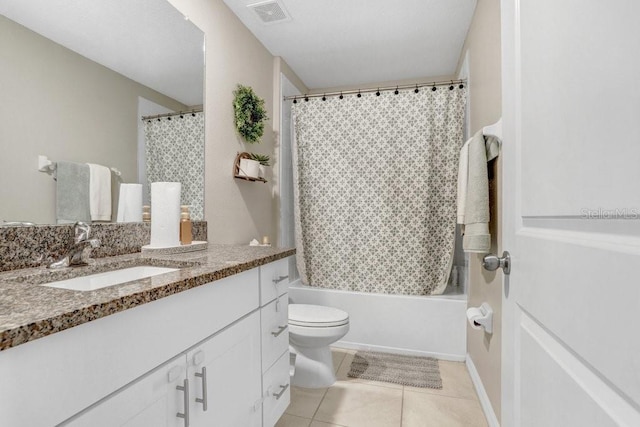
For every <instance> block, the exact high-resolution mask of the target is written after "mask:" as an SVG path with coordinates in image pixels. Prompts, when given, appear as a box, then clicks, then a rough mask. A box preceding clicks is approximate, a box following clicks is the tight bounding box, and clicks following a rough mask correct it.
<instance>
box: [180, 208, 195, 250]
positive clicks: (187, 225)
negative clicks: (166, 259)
mask: <svg viewBox="0 0 640 427" xmlns="http://www.w3.org/2000/svg"><path fill="white" fill-rule="evenodd" d="M192 241H193V234H192V232H191V218H190V216H189V206H188V205H182V206H180V244H181V245H190V244H191V242H192Z"/></svg>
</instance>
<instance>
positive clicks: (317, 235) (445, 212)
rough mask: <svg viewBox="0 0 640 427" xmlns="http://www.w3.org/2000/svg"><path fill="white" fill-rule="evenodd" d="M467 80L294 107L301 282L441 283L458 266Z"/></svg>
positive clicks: (420, 291) (395, 289) (336, 285)
mask: <svg viewBox="0 0 640 427" xmlns="http://www.w3.org/2000/svg"><path fill="white" fill-rule="evenodd" d="M465 102H466V89H464V88H459V87H458V86H455V87H454V88H453V89H452V90H450V89H449V88H448V87H444V88H443V87H438V88H437V90H436V91H432V90H431V88H425V89H422V90H420V91H419V92H418V93H414V91H413V90H411V91H400V92H399V93H398V94H397V95H396V94H394V93H393V92H382V93H380V95H379V96H377V95H376V94H374V93H367V94H362V95H361V97H358V96H355V95H353V96H352V95H349V96H344V99H340V98H339V97H327V98H326V100H325V101H323V100H322V99H321V98H310V99H309V100H308V101H306V102H305V101H299V102H298V103H296V104H294V105H293V109H292V118H293V120H292V122H293V123H292V126H293V129H292V134H293V137H294V143H293V169H294V211H295V234H296V248H297V251H298V252H297V255H298V256H297V264H298V269H299V272H300V276H301V279H302V281H303V283H305V284H308V285H310V286H318V287H324V288H332V289H341V290H352V291H359V292H375V293H387V294H405V295H429V294H439V293H442V292H443V290H444V288H445V287H446V283H447V280H448V277H449V272H450V270H451V264H452V258H453V248H454V239H455V227H456V225H455V222H456V181H457V170H458V157H459V153H460V148H461V146H462V143H463V134H462V125H463V118H464V108H465Z"/></svg>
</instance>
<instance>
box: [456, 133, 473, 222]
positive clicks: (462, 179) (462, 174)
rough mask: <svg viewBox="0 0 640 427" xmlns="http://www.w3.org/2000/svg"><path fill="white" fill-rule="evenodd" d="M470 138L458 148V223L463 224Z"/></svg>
mask: <svg viewBox="0 0 640 427" xmlns="http://www.w3.org/2000/svg"><path fill="white" fill-rule="evenodd" d="M471 139H473V138H470V139H469V140H468V141H467V142H465V143H464V145H463V146H462V149H461V150H460V161H459V163H458V165H459V166H458V221H457V222H458V224H464V209H465V206H466V203H467V185H468V183H469V143H470V142H471Z"/></svg>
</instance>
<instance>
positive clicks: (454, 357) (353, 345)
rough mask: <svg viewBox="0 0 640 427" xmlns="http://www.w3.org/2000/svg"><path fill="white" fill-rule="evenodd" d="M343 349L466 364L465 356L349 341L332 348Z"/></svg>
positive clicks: (336, 344) (339, 342)
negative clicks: (423, 357) (422, 357)
mask: <svg viewBox="0 0 640 427" xmlns="http://www.w3.org/2000/svg"><path fill="white" fill-rule="evenodd" d="M333 346H335V347H341V348H347V349H350V350H363V351H379V352H382V353H395V354H406V355H408V356H425V357H433V358H434V359H440V360H450V361H452V362H464V361H465V357H464V356H458V355H457V354H447V353H434V352H429V351H418V350H409V349H405V348H396V347H387V346H383V345H369V344H362V343H356V342H349V341H338V342H336V343H335V344H332V347H333Z"/></svg>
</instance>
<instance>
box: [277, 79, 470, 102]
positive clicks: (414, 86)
mask: <svg viewBox="0 0 640 427" xmlns="http://www.w3.org/2000/svg"><path fill="white" fill-rule="evenodd" d="M465 83H467V80H466V79H457V80H442V81H439V82H427V83H417V84H415V83H414V84H407V85H397V86H385V87H372V88H366V89H351V90H343V91H334V92H325V93H314V94H309V95H307V94H304V95H292V96H285V97H283V99H284V100H285V101H289V100H291V99H293V100H294V101H295V100H297V99H304V100H307V99H309V98H320V97H327V96H342V95H355V94H362V93H374V92H375V93H376V94H379V93H380V92H388V91H391V90H393V91H400V90H406V89H413V90H416V89H420V88H424V87H431V88H436V87H438V86H447V85H448V86H449V88H450V89H452V88H453V86H454V85H464V84H465Z"/></svg>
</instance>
